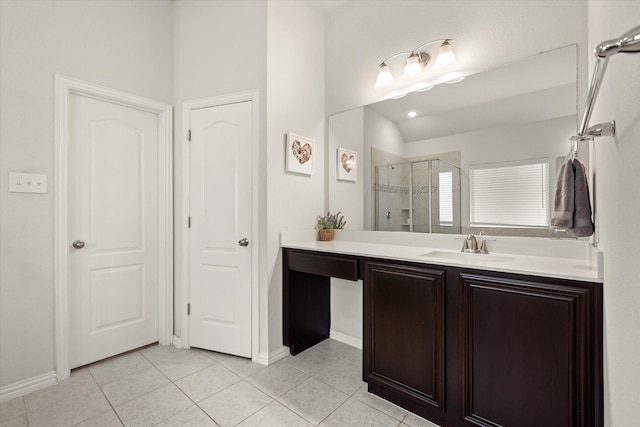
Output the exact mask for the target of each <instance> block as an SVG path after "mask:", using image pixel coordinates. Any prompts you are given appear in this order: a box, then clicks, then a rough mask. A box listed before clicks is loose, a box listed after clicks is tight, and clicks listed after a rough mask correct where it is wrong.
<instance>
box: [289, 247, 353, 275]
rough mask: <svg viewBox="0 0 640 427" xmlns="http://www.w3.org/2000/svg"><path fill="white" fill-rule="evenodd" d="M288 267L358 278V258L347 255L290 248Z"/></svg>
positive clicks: (320, 273)
mask: <svg viewBox="0 0 640 427" xmlns="http://www.w3.org/2000/svg"><path fill="white" fill-rule="evenodd" d="M288 257H289V269H290V270H295V271H301V272H303V273H311V274H317V275H320V276H328V277H337V278H340V279H347V280H358V260H357V259H356V258H352V257H349V256H340V255H325V254H320V253H310V252H301V251H295V250H290V251H288Z"/></svg>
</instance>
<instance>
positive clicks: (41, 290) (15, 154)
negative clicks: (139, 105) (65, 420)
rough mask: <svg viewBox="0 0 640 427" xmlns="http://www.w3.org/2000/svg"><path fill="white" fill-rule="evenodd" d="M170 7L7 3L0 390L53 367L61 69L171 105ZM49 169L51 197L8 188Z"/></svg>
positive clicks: (0, 110) (0, 148)
mask: <svg viewBox="0 0 640 427" xmlns="http://www.w3.org/2000/svg"><path fill="white" fill-rule="evenodd" d="M171 14H172V3H171V2H170V1H156V2H104V1H91V0H87V1H82V2H78V1H33V2H30V1H26V2H25V1H1V2H0V91H1V93H2V96H1V97H0V115H1V122H2V125H1V126H0V141H1V145H0V202H1V205H0V229H1V230H2V237H1V238H0V387H2V386H5V385H8V384H13V383H15V382H17V381H20V380H24V379H27V378H31V377H34V376H37V375H41V374H44V373H47V372H51V371H52V370H54V348H53V341H54V335H53V334H54V330H53V318H54V317H53V316H54V313H53V309H54V305H53V274H54V272H53V200H54V199H53V197H54V194H53V191H52V189H53V188H54V185H55V184H54V182H53V176H54V165H53V162H54V153H53V136H54V133H53V117H54V112H53V105H54V99H53V94H54V74H56V73H60V74H64V75H67V76H69V77H75V78H78V79H81V80H85V81H88V82H92V83H97V84H100V85H103V86H107V87H111V88H115V89H118V90H122V91H125V92H129V93H132V94H136V95H142V96H145V97H148V98H152V99H156V100H159V101H163V102H167V103H171V100H172V60H173V58H172V49H171V38H172V19H171ZM10 171H13V172H32V173H44V174H46V175H47V176H48V177H49V192H48V193H47V194H44V195H41V194H16V193H9V192H8V173H9V172H10Z"/></svg>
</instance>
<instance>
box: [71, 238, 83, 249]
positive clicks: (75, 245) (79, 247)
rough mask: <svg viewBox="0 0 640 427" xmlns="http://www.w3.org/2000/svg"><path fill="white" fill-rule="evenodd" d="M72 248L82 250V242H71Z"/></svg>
mask: <svg viewBox="0 0 640 427" xmlns="http://www.w3.org/2000/svg"><path fill="white" fill-rule="evenodd" d="M73 247H74V248H76V249H82V248H84V242H83V241H82V240H76V241H74V242H73Z"/></svg>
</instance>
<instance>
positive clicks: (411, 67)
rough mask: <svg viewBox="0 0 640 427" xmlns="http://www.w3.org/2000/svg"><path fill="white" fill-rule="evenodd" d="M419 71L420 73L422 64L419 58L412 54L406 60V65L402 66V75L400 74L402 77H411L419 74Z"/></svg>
mask: <svg viewBox="0 0 640 427" xmlns="http://www.w3.org/2000/svg"><path fill="white" fill-rule="evenodd" d="M420 71H422V62H421V61H420V57H419V56H418V55H416V54H414V53H412V54H411V55H410V56H409V57H408V58H407V64H406V65H405V66H404V73H402V77H405V78H406V77H413V76H415V75H416V74H419V73H420Z"/></svg>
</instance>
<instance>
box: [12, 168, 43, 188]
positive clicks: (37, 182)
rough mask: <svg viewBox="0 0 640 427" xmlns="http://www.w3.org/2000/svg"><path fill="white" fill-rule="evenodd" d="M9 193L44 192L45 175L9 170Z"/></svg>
mask: <svg viewBox="0 0 640 427" xmlns="http://www.w3.org/2000/svg"><path fill="white" fill-rule="evenodd" d="M9 192H10V193H46V192H47V175H40V174H35V173H19V172H9Z"/></svg>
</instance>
